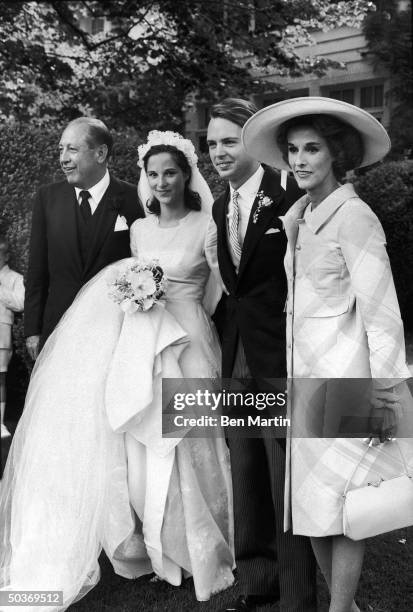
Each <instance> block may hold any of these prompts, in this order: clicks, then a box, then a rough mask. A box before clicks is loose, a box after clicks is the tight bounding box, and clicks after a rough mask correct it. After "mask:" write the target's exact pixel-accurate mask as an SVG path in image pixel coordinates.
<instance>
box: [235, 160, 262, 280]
mask: <svg viewBox="0 0 413 612" xmlns="http://www.w3.org/2000/svg"><path fill="white" fill-rule="evenodd" d="M263 176H264V168H263V167H262V166H259V168H258V169H257V170H256V172H254V174H253V175H252V176H250V178H249V179H248V180H247V181H245V183H243V184H242V185H241V186H240V187H239V188H238V189H234V188H233V187H232V185H231V184H230V186H229V189H230V198H229V203H228V213H227V235H228V240H229V228H230V226H231V221H232V215H233V209H234V205H233V201H232V197H233V195H234V191H237V193H238V199H237V202H238V215H239V217H238V240H239V243H240V246H241V249H242V245H243V244H244V239H245V234H246V233H247V227H248V222H249V219H250V215H251V210H252V205H253V204H254V200H255V198H256V197H257V193H258V191H259V189H260V185H261V181H262V178H263ZM229 251H230V254H231V259H232V263H233V264H234V266H235V269H236V271H237V272H238V268H239V263H240V262H239V261H238V258H237V257H236V255H235V253H233V250H232V249H231V248H230V249H229Z"/></svg>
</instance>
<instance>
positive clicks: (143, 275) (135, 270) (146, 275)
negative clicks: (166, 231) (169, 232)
mask: <svg viewBox="0 0 413 612" xmlns="http://www.w3.org/2000/svg"><path fill="white" fill-rule="evenodd" d="M106 282H107V284H108V287H109V294H108V295H109V297H110V299H112V300H113V301H114V302H116V303H117V304H119V306H120V307H121V309H122V310H123V311H124V312H129V313H133V312H136V311H138V310H139V311H141V312H145V311H146V310H149V309H150V308H152V306H153V305H154V304H155V303H156V302H158V301H159V299H160V298H161V297H162V296H163V294H164V293H165V290H166V285H167V278H166V275H165V273H164V271H163V270H162V268H161V267H160V265H159V264H158V261H157V260H156V259H153V260H151V261H144V260H137V261H135V262H134V263H132V264H129V265H128V266H127V267H126V268H123V269H120V268H112V269H111V270H110V272H109V273H108V274H107V277H106Z"/></svg>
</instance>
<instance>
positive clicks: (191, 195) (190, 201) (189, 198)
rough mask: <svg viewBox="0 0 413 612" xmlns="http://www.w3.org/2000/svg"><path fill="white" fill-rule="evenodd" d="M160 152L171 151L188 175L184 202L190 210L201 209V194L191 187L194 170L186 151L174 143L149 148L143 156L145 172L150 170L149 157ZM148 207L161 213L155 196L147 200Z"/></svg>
mask: <svg viewBox="0 0 413 612" xmlns="http://www.w3.org/2000/svg"><path fill="white" fill-rule="evenodd" d="M159 153H170V155H172V157H173V159H174V161H175V163H176V165H177V166H178V168H180V169H181V170H182V172H183V173H184V174H185V175H186V176H187V179H186V181H185V190H184V202H185V206H186V208H189V209H190V210H201V198H200V197H199V194H198V193H196V191H192V189H190V188H189V182H190V180H191V176H192V170H191V166H190V165H189V163H188V160H187V158H186V155H185V153H183V152H182V151H180V150H179V149H177V148H176V147H174V146H173V145H168V144H160V145H154V146H153V147H151V148H150V149H149V151H148V152H147V153H146V154H145V156H144V158H143V166H144V168H145V172H147V171H148V161H149V158H150V157H152V155H159ZM146 208H147V209H148V210H149V212H151V213H153V214H154V215H160V214H161V206H160V204H159V201H158V200H157V199H156V198H155V197H154V196H152V198H151V199H150V200H149V201H148V202H147V204H146Z"/></svg>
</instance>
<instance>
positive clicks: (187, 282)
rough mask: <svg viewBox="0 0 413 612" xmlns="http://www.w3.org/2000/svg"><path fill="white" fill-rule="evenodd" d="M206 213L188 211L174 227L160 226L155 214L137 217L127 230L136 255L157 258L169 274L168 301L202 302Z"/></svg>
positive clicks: (207, 271) (206, 269) (205, 267)
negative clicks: (142, 217)
mask: <svg viewBox="0 0 413 612" xmlns="http://www.w3.org/2000/svg"><path fill="white" fill-rule="evenodd" d="M208 221H209V216H208V215H207V214H205V213H203V212H198V211H190V212H189V213H188V214H187V215H186V216H185V217H184V218H183V219H181V220H180V221H179V223H178V224H177V225H176V226H174V227H161V226H160V225H159V223H158V217H157V216H156V215H149V216H148V217H146V218H145V219H137V221H135V223H134V224H133V225H132V227H131V229H130V237H131V251H132V255H133V256H135V257H142V258H145V259H158V260H159V265H160V266H161V267H162V268H163V270H164V271H165V273H166V275H167V277H168V288H167V292H166V299H167V301H168V302H169V301H176V300H179V301H182V300H184V301H194V300H195V301H201V300H202V298H203V296H204V291H205V285H206V282H207V280H208V277H209V267H208V264H207V262H206V259H205V255H204V242H205V234H206V230H207V226H208Z"/></svg>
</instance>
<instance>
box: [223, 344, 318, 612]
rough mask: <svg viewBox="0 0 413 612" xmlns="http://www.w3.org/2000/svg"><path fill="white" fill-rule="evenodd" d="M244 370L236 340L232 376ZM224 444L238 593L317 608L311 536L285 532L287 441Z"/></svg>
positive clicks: (284, 605) (310, 611)
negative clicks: (227, 452)
mask: <svg viewBox="0 0 413 612" xmlns="http://www.w3.org/2000/svg"><path fill="white" fill-rule="evenodd" d="M247 373H248V372H247V371H246V359H245V353H244V350H243V348H242V345H241V343H240V345H239V347H238V350H237V357H236V360H235V365H234V373H233V376H234V378H238V377H240V376H242V377H246V374H247ZM253 386H254V385H253ZM228 445H229V450H230V456H231V469H232V484H233V492H234V521H235V525H234V527H235V560H236V565H237V569H238V579H239V586H240V591H241V593H244V594H246V595H263V596H269V597H271V598H274V600H277V599H279V600H280V612H316V610H317V597H316V562H315V558H314V555H313V551H312V548H311V543H310V540H309V538H306V537H303V536H294V535H293V534H292V531H291V530H289V531H287V532H284V480H285V440H284V439H276V438H269V437H263V438H229V439H228Z"/></svg>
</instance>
